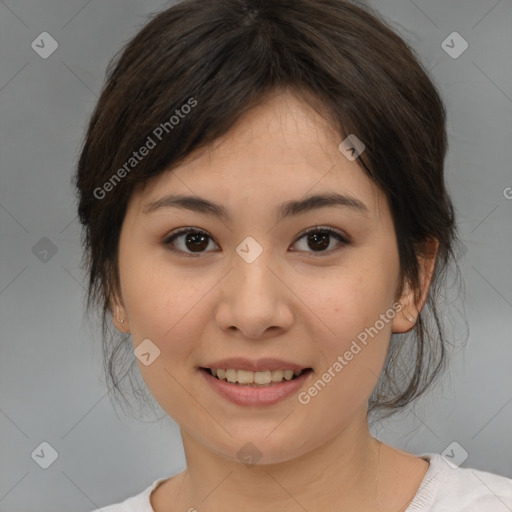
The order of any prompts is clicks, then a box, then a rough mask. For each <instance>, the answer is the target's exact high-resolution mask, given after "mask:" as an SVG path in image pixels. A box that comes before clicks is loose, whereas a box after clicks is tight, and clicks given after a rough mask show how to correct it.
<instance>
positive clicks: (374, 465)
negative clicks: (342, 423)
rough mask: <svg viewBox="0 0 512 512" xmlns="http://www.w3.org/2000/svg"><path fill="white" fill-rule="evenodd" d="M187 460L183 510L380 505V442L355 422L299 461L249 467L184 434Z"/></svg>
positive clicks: (340, 508) (353, 510) (339, 508)
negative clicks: (378, 490)
mask: <svg viewBox="0 0 512 512" xmlns="http://www.w3.org/2000/svg"><path fill="white" fill-rule="evenodd" d="M182 438H183V444H184V448H185V454H186V458H187V470H186V471H185V472H184V474H183V478H182V488H181V497H180V502H182V503H181V509H183V510H188V509H190V508H192V507H195V508H197V510H201V511H202V512H203V511H204V512H220V511H222V510H225V509H226V504H227V503H229V508H230V509H232V510H236V509H240V510H244V511H247V512H252V511H258V512H260V511H261V510H280V511H282V512H288V511H290V512H291V511H292V510H293V511H296V510H298V507H300V506H301V507H302V508H303V509H306V510H336V511H349V510H350V511H351V512H357V511H360V510H361V511H363V510H377V509H378V496H377V489H378V476H379V466H380V442H379V441H377V440H376V439H374V438H373V437H372V436H371V435H370V433H369V431H368V425H367V423H366V419H365V421H364V423H362V422H358V423H353V424H352V425H350V426H348V427H347V428H346V429H344V430H343V431H342V432H341V433H339V434H337V435H336V436H335V437H333V438H332V439H329V440H327V441H326V442H324V443H323V444H322V445H320V446H318V447H317V448H316V449H314V450H311V451H309V452H308V453H306V454H304V455H301V456H298V457H296V458H294V459H293V460H290V461H286V462H279V463H275V464H265V465H261V464H255V465H252V466H247V465H245V464H243V463H241V462H239V461H233V460H230V459H227V458H225V457H223V456H221V455H219V454H217V453H215V452H212V451H211V450H208V449H207V448H205V447H204V445H203V444H201V443H199V442H198V441H197V440H195V439H194V438H193V437H191V436H190V435H189V434H188V433H186V432H182Z"/></svg>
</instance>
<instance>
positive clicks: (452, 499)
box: [76, 0, 512, 512]
mask: <svg viewBox="0 0 512 512" xmlns="http://www.w3.org/2000/svg"><path fill="white" fill-rule="evenodd" d="M446 148H447V141H446V132H445V110H444V105H443V102H442V100H441V98H440V96H439V93H438V91H437V89H436V87H435V86H434V84H433V83H432V82H431V80H430V79H429V77H428V75H427V74H426V73H425V71H424V69H423V68H422V66H421V64H420V63H419V62H418V59H417V58H416V57H415V55H414V53H413V52H412V50H411V49H410V48H409V47H408V46H407V45H406V43H405V42H404V41H403V40H402V39H401V38H400V37H399V36H398V35H396V34H395V33H394V32H393V31H392V30H390V28H388V27H387V26H386V25H385V24H384V23H383V22H382V21H380V20H379V19H378V18H377V16H376V15H375V14H373V13H371V12H370V11H369V10H368V9H366V8H362V7H360V6H357V5H356V4H355V3H353V2H352V3H350V2H347V1H343V0H321V1H312V0H293V1H291V0H275V1H263V0H262V1H256V0H252V1H251V0H215V1H204V0H201V1H198V0H185V1H183V2H181V3H178V4H177V5H175V6H173V7H171V8H170V9H167V10H166V11H164V12H162V13H160V14H158V15H157V16H156V17H154V19H153V20H152V21H150V22H149V23H148V24H147V25H146V26H145V27H144V28H143V29H142V30H141V31H140V32H139V33H138V34H137V35H136V37H135V38H134V39H133V40H132V41H130V42H129V44H128V45H127V46H126V48H125V49H124V51H123V53H122V54H121V55H120V56H119V58H118V59H117V60H116V62H115V63H113V64H112V65H111V66H110V68H109V72H108V80H107V83H106V86H105V88H104V90H103V92H102V95H101V97H100V99H99V102H98V105H97V107H96V110H95V112H94V114H93V116H92V119H91V122H90V126H89V129H88V132H87V136H86V140H85V143H84V147H83V150H82V153H81V157H80V160H79V165H78V170H77V176H76V186H77V190H78V196H79V215H80V219H81V222H82V224H83V225H84V229H85V231H84V233H85V239H84V243H85V248H86V263H87V265H88V270H89V276H90V281H89V303H88V306H91V305H95V304H96V305H99V306H100V308H101V311H102V320H103V327H104V334H105V336H104V348H105V357H106V359H105V360H106V361H107V362H108V363H109V371H110V372H111V374H112V377H113V378H114V384H115V386H116V387H117V385H118V383H119V382H118V381H116V379H115V370H114V366H115V365H113V361H114V360H115V356H116V354H117V351H118V350H121V348H122V347H126V346H127V344H131V350H133V351H134V354H135V356H136V357H137V364H138V366H139V369H140V372H141V374H142V376H143V378H144V381H145V383H146V385H147V387H148V389H149V391H150V392H151V394H152V396H153V397H154V398H155V399H156V400H157V402H158V403H159V404H160V406H161V407H162V408H163V409H164V410H165V412H166V413H167V414H168V415H169V416H170V417H172V418H173V419H174V420H175V421H176V422H177V423H178V425H179V426H180V430H181V435H182V440H183V445H184V450H185V455H186V460H187V469H186V470H185V471H183V472H182V473H179V474H178V475H175V476H173V477H171V478H162V479H159V480H157V481H155V482H153V484H152V485H151V486H150V487H148V488H147V489H145V490H144V491H143V492H142V493H140V494H139V495H137V496H134V497H132V498H128V499H127V500H125V502H123V503H121V504H117V505H112V506H111V507H107V508H103V509H102V510H104V511H108V512H117V511H119V512H121V511H122V512H126V511H137V512H151V511H153V512H164V511H170V510H189V511H193V510H198V511H201V512H202V511H211V512H215V511H220V510H223V511H224V510H226V509H228V510H244V511H252V510H258V511H260V510H279V511H281V512H282V511H284V512H286V511H288V510H290V511H292V510H307V511H316V510H323V511H325V510H333V511H334V510H336V511H351V512H359V511H368V510H372V511H395V512H399V511H408V512H410V511H434V510H450V511H451V512H455V511H465V512H473V511H484V510H485V511H486V512H488V511H494V510H496V511H498V510H502V509H501V508H500V507H504V506H505V507H509V508H510V507H512V481H511V480H509V479H507V478H505V477H501V476H498V475H493V474H489V473H484V472H481V471H477V470H472V469H461V468H457V467H456V466H455V465H454V464H453V463H450V462H449V461H448V459H446V458H444V457H442V456H440V455H438V454H425V455H422V456H416V455H412V454H408V453H405V452H403V451H401V450H398V449H396V448H394V447H392V446H389V445H386V444H384V443H381V442H380V441H378V440H377V439H375V438H374V437H373V436H372V435H371V434H370V432H369V429H368V417H369V414H371V415H376V414H379V413H382V414H391V413H392V412H393V411H396V410H398V409H399V408H401V407H404V406H405V405H407V404H409V403H411V401H413V400H414V399H415V398H417V397H418V396H420V395H421V394H422V393H424V392H425V391H426V390H427V389H428V388H429V386H430V385H431V384H432V382H433V381H434V379H435V377H436V376H437V375H438V374H439V373H440V371H441V369H442V368H443V364H444V360H445V347H444V336H443V332H442V326H441V323H440V321H439V316H438V314H437V309H436V300H435V299H436V295H437V291H438V288H439V285H440V284H441V283H442V276H443V273H444V272H446V269H447V267H448V265H449V264H450V263H451V262H453V254H454V250H453V248H454V244H455V241H456V227H455V219H454V212H453V207H452V204H451V201H450V198H449V196H448V194H447V192H446V189H445V184H444V174H443V163H444V157H445V153H446ZM110 320H111V321H112V322H113V324H114V325H115V327H116V328H117V330H118V331H119V332H121V333H123V334H124V337H123V338H122V339H121V342H120V343H119V345H117V346H116V347H115V348H114V349H113V348H112V344H113V341H112V340H111V339H109V338H108V336H107V335H106V333H107V332H108V325H107V323H108V322H109V321H110ZM407 333H409V335H407ZM393 335H394V336H393ZM407 365H408V366H407ZM503 510H506V509H505V508H504V509H503Z"/></svg>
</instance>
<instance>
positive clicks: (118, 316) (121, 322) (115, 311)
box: [109, 295, 130, 334]
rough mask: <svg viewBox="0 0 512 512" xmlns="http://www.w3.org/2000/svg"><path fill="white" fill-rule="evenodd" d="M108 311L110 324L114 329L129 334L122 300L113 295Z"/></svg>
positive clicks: (128, 324)
mask: <svg viewBox="0 0 512 512" xmlns="http://www.w3.org/2000/svg"><path fill="white" fill-rule="evenodd" d="M109 309H110V313H111V314H112V323H113V324H114V325H115V327H116V329H117V330H118V331H120V332H122V333H125V334H126V333H129V332H130V322H129V321H128V315H127V314H126V310H125V308H124V305H123V302H122V300H121V299H120V298H119V297H118V296H117V295H114V297H113V298H112V299H111V301H110V308H109Z"/></svg>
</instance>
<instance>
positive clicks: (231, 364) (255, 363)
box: [201, 357, 309, 372]
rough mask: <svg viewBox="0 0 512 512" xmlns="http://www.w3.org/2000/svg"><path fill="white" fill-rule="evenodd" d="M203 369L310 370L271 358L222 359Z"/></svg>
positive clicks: (254, 370) (252, 370)
mask: <svg viewBox="0 0 512 512" xmlns="http://www.w3.org/2000/svg"><path fill="white" fill-rule="evenodd" d="M201 368H223V369H233V370H246V371H251V372H262V371H265V370H304V369H306V368H309V367H308V366H304V365H301V364H297V363H292V362H290V361H283V360H282V359H274V358H270V357H266V358H262V359H247V358H245V357H230V358H228V359H221V360H218V361H212V362H210V363H207V364H205V365H202V366H201Z"/></svg>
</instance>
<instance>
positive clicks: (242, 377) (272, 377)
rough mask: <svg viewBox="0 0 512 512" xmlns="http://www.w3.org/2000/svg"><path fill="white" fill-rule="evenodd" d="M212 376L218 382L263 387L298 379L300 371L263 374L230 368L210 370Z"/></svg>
mask: <svg viewBox="0 0 512 512" xmlns="http://www.w3.org/2000/svg"><path fill="white" fill-rule="evenodd" d="M211 372H212V375H213V376H214V377H217V378H218V379H220V380H227V381H228V382H231V383H233V384H234V383H238V384H242V385H244V384H245V385H251V384H255V385H257V386H258V385H259V386H265V385H268V384H270V383H271V382H282V381H283V380H292V379H293V377H298V376H299V375H300V374H301V373H302V370H265V371H263V372H251V371H247V370H234V369H232V368H227V369H223V368H211Z"/></svg>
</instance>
